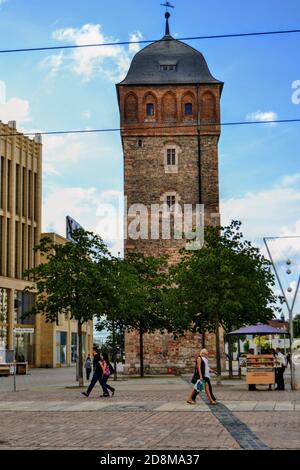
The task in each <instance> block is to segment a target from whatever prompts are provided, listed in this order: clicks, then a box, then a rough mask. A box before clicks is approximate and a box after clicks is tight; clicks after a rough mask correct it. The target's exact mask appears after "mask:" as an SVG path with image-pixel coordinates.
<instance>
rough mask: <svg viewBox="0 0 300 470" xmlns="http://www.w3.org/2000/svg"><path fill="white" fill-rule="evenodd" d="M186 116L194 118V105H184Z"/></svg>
mask: <svg viewBox="0 0 300 470" xmlns="http://www.w3.org/2000/svg"><path fill="white" fill-rule="evenodd" d="M184 114H185V115H186V116H192V115H193V105H192V103H185V105H184Z"/></svg>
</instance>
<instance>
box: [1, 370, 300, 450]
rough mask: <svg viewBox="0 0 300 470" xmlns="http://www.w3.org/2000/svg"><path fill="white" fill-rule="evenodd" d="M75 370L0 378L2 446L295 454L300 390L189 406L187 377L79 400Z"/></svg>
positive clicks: (225, 393) (221, 394) (232, 389)
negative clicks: (292, 452) (286, 452)
mask: <svg viewBox="0 0 300 470" xmlns="http://www.w3.org/2000/svg"><path fill="white" fill-rule="evenodd" d="M74 377H75V370H74V368H66V369H56V370H51V369H40V370H31V373H30V375H28V376H18V377H17V383H16V385H17V391H16V392H14V391H13V378H12V377H7V378H5V377H1V378H0V420H1V427H0V449H105V450H107V449H166V450H171V449H172V450H173V449H174V450H179V449H187V450H189V449H195V450H197V449H198V450H201V449H262V450H263V449H300V391H295V392H292V391H290V390H286V391H284V392H277V391H269V390H263V387H261V390H260V391H257V392H256V391H254V392H249V391H248V390H247V386H246V384H245V382H244V381H240V380H233V381H229V380H224V381H223V384H222V385H221V386H216V385H215V386H214V390H215V392H216V393H215V394H216V396H217V398H218V401H219V404H218V405H217V406H211V405H209V404H208V403H207V401H206V398H205V396H203V395H202V396H201V397H199V398H198V402H197V405H188V404H187V403H186V402H185V399H186V396H187V394H188V392H189V390H190V388H191V384H190V383H189V378H188V377H173V376H165V377H155V378H154V377H149V378H148V377H147V378H144V379H140V378H125V377H124V378H123V377H121V376H120V379H119V380H118V381H117V382H116V383H115V384H114V386H115V387H116V394H115V396H114V397H111V398H101V397H100V393H101V391H100V388H99V385H97V386H96V387H95V388H94V390H93V393H92V395H91V396H90V397H89V398H85V397H84V396H82V395H81V393H80V390H79V389H78V387H76V386H75V381H74Z"/></svg>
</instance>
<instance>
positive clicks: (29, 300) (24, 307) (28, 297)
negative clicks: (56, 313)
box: [15, 291, 35, 325]
mask: <svg viewBox="0 0 300 470" xmlns="http://www.w3.org/2000/svg"><path fill="white" fill-rule="evenodd" d="M34 305H35V295H34V294H31V293H30V292H20V291H16V292H15V323H17V324H18V325H34V324H35V316H34V315H29V316H27V313H28V312H30V310H32V308H33V307H34Z"/></svg>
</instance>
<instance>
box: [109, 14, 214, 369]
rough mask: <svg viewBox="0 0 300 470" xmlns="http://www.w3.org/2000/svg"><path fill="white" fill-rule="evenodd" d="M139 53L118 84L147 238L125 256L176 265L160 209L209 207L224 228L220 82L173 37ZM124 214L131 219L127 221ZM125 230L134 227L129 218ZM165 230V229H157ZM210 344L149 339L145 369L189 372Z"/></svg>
mask: <svg viewBox="0 0 300 470" xmlns="http://www.w3.org/2000/svg"><path fill="white" fill-rule="evenodd" d="M169 16H170V15H169V13H167V14H166V32H165V36H164V37H163V38H162V39H161V40H159V41H157V42H154V43H153V44H150V45H149V46H147V47H145V48H144V49H142V50H141V51H140V52H138V53H137V54H136V55H135V57H134V58H133V60H132V63H131V66H130V69H129V71H128V74H127V76H126V78H125V79H124V80H123V81H122V82H121V83H119V84H118V85H117V93H118V102H119V109H120V118H121V137H122V145H123V152H124V188H125V196H126V198H127V208H128V209H130V208H131V207H138V206H137V205H143V207H146V208H147V209H149V211H148V212H147V213H146V215H145V216H144V218H147V219H148V222H149V224H148V229H147V230H148V232H147V236H146V237H144V238H143V239H142V238H141V237H136V238H135V239H134V238H130V234H129V233H127V234H126V235H127V236H126V238H125V256H126V253H129V252H131V251H133V252H143V253H144V254H146V255H151V256H161V255H165V254H167V255H168V257H169V261H170V263H176V262H177V261H178V260H179V258H180V254H179V250H180V249H181V248H183V247H184V246H185V244H186V240H185V239H177V238H176V237H175V230H174V231H173V233H171V236H170V237H169V239H165V238H164V237H163V236H162V231H161V230H160V233H159V237H157V238H153V236H152V233H151V223H153V219H151V216H150V213H151V211H152V208H153V205H159V204H163V205H164V206H165V207H167V210H169V212H170V217H175V211H176V210H177V209H176V206H177V207H178V206H179V207H181V209H182V210H183V208H184V205H186V204H189V205H191V206H193V207H195V206H196V205H197V204H203V205H204V221H205V224H219V222H220V214H219V182H218V141H219V137H220V97H221V93H222V88H223V83H222V82H221V81H219V80H217V79H215V78H214V77H213V76H212V74H211V72H210V71H209V68H208V66H207V63H206V61H205V59H204V57H203V55H202V54H201V53H200V52H199V51H197V50H195V49H194V48H192V47H190V46H188V45H187V44H185V43H183V42H180V41H177V40H176V39H174V38H173V37H172V36H171V34H170V29H169ZM128 209H127V214H128ZM127 220H128V225H127V231H129V230H128V229H129V227H130V224H131V218H130V216H129V217H128V219H127ZM160 228H161V227H160ZM204 342H205V345H206V347H208V348H209V349H210V350H211V351H213V350H214V348H215V346H214V335H195V334H193V333H189V334H187V335H186V337H185V338H184V339H183V340H180V341H179V340H176V341H175V340H174V339H173V336H171V335H168V334H164V335H161V334H160V333H159V332H157V333H156V334H152V335H147V336H146V338H145V348H144V350H145V357H144V363H145V369H146V371H148V372H150V373H155V372H158V373H165V372H167V370H168V369H173V370H178V369H179V370H185V371H186V370H188V369H189V368H192V366H193V357H194V354H195V351H197V350H198V351H199V349H200V348H201V346H203V344H204ZM125 356H126V364H125V370H126V371H127V372H129V373H136V372H138V369H139V340H138V334H137V333H135V332H133V333H126V339H125Z"/></svg>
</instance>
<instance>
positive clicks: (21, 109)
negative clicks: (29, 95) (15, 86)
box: [0, 98, 31, 124]
mask: <svg viewBox="0 0 300 470" xmlns="http://www.w3.org/2000/svg"><path fill="white" fill-rule="evenodd" d="M0 119H1V121H3V122H8V121H17V124H23V123H26V122H29V121H31V117H30V110H29V101H27V100H23V99H21V98H11V99H10V100H8V101H6V102H5V103H1V102H0Z"/></svg>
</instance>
